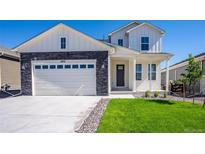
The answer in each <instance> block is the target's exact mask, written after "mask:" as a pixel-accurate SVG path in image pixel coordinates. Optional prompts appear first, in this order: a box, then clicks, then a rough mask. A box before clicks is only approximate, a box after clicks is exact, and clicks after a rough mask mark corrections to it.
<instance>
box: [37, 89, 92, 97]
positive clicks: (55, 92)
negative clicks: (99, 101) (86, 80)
mask: <svg viewBox="0 0 205 154" xmlns="http://www.w3.org/2000/svg"><path fill="white" fill-rule="evenodd" d="M45 90H47V89H38V91H37V93H36V95H38V96H45V95H44V93H45ZM93 93H95V91H94V90H93V88H91V89H88V88H86V89H81V90H80V91H79V90H78V89H72V90H68V89H64V88H52V89H49V93H47V95H48V96H52V95H54V96H58V95H59V96H64V95H93Z"/></svg>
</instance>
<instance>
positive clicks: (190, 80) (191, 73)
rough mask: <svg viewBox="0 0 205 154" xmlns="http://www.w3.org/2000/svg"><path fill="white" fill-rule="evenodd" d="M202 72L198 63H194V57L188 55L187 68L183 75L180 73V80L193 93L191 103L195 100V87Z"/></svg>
mask: <svg viewBox="0 0 205 154" xmlns="http://www.w3.org/2000/svg"><path fill="white" fill-rule="evenodd" d="M203 72H204V70H203V69H202V67H201V65H200V63H199V62H196V61H195V59H194V57H193V56H192V55H191V54H189V58H188V66H187V68H186V69H185V73H182V74H181V76H182V80H183V81H184V82H186V84H188V86H189V87H190V88H191V89H192V91H193V103H194V99H195V86H196V84H197V82H199V81H200V80H201V79H202V76H203Z"/></svg>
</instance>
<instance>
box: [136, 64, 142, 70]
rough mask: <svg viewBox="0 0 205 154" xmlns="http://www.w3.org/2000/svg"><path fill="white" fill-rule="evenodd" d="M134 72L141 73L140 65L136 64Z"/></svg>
mask: <svg viewBox="0 0 205 154" xmlns="http://www.w3.org/2000/svg"><path fill="white" fill-rule="evenodd" d="M136 72H142V64H136Z"/></svg>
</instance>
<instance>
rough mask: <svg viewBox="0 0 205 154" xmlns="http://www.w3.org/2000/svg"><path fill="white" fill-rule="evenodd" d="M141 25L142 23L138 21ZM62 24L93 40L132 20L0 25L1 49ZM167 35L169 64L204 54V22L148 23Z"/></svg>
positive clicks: (29, 21)
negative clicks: (170, 56) (169, 54)
mask: <svg viewBox="0 0 205 154" xmlns="http://www.w3.org/2000/svg"><path fill="white" fill-rule="evenodd" d="M140 21H141V22H144V21H143V20H140ZM59 22H62V23H65V24H67V25H68V26H71V27H73V28H75V29H77V30H79V31H81V32H83V33H85V34H88V35H90V36H92V37H94V38H96V39H102V38H103V37H105V38H106V37H107V34H108V33H109V32H111V31H113V30H115V29H117V28H118V27H120V26H123V25H125V24H127V23H129V22H131V20H68V21H34V20H26V21H12V20H10V21H3V20H1V21H0V45H1V46H4V47H8V48H13V47H15V46H16V45H18V44H20V43H21V42H23V41H25V40H27V39H29V38H31V37H32V36H34V35H36V34H38V33H39V32H42V31H44V30H46V29H48V28H49V27H52V26H53V25H55V24H57V23H59ZM146 22H149V23H151V24H154V25H156V26H158V27H160V28H162V29H163V30H165V31H166V34H165V36H164V38H163V51H164V52H171V53H173V54H174V57H173V58H172V60H171V64H174V63H176V62H179V61H181V60H183V59H185V58H187V55H188V53H192V54H193V55H196V54H199V53H201V52H204V51H205V21H191V20H189V21H185V20H182V21H180V20H178V21H173V20H147V21H146Z"/></svg>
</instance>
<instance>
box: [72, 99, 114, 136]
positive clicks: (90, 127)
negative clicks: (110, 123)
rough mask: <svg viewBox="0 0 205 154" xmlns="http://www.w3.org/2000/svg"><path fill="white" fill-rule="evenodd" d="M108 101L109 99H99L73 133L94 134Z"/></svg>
mask: <svg viewBox="0 0 205 154" xmlns="http://www.w3.org/2000/svg"><path fill="white" fill-rule="evenodd" d="M109 101H110V99H101V100H100V101H99V102H98V103H97V105H96V106H95V108H94V109H93V110H92V111H91V113H90V114H89V115H88V117H87V118H86V119H85V120H84V122H83V124H82V125H81V126H80V128H79V129H78V130H76V131H75V132H77V133H95V132H96V131H97V128H98V125H99V123H100V120H101V118H102V116H103V113H104V111H105V109H106V107H107V104H108V102H109Z"/></svg>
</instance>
